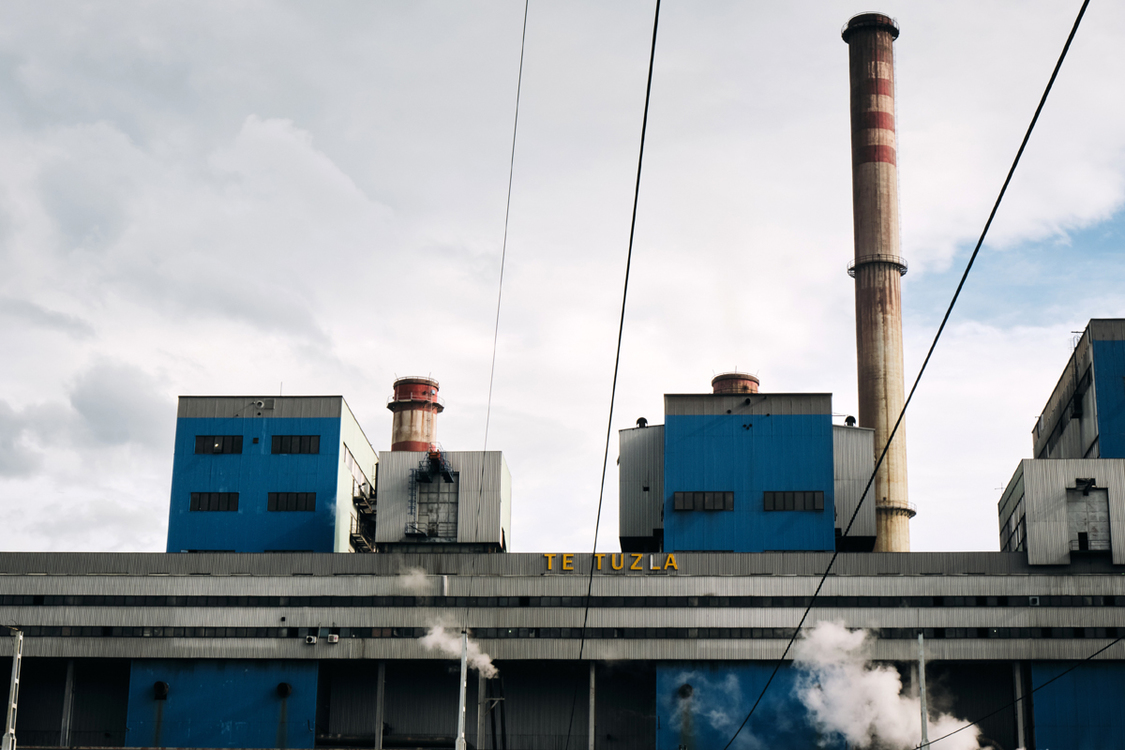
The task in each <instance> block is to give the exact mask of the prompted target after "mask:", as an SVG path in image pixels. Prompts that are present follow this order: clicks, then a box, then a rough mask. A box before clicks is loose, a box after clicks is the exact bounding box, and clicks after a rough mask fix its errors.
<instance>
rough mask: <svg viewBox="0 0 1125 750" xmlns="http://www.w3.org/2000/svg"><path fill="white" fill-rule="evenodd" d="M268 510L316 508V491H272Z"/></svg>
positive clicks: (267, 506)
mask: <svg viewBox="0 0 1125 750" xmlns="http://www.w3.org/2000/svg"><path fill="white" fill-rule="evenodd" d="M266 510H276V511H287V510H316V493H315V492H271V493H270V494H269V499H268V501H267V505H266Z"/></svg>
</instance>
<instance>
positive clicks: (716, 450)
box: [664, 414, 836, 552]
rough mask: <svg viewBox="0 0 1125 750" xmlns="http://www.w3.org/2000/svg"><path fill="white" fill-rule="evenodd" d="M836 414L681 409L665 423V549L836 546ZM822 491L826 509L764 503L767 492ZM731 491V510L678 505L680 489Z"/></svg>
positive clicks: (794, 548)
mask: <svg viewBox="0 0 1125 750" xmlns="http://www.w3.org/2000/svg"><path fill="white" fill-rule="evenodd" d="M833 488H834V482H833V473H832V417H831V415H829V414H816V415H797V416H754V417H749V416H744V415H737V414H736V415H711V416H676V415H669V416H666V417H665V424H664V548H665V549H666V550H668V551H670V552H675V551H681V550H714V551H724V550H727V551H732V552H764V551H769V550H831V549H834V547H835V543H836V542H835V516H834V511H833V508H834V498H833ZM799 490H820V491H822V492H824V510H823V511H782V512H778V511H773V512H766V511H764V510H763V509H762V493H763V492H765V491H799ZM699 491H703V492H706V491H716V492H729V491H733V492H734V510H733V511H676V510H675V509H674V505H673V494H674V493H675V492H699Z"/></svg>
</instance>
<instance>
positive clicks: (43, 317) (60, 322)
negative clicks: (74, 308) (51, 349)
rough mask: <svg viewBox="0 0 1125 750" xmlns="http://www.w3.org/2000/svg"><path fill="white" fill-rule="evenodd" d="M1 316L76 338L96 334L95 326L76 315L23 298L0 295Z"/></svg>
mask: <svg viewBox="0 0 1125 750" xmlns="http://www.w3.org/2000/svg"><path fill="white" fill-rule="evenodd" d="M0 316H4V317H7V318H10V319H12V320H17V321H20V322H22V323H24V324H29V325H33V326H37V327H40V328H46V329H49V330H55V331H59V332H61V333H64V334H66V335H68V336H71V337H72V338H76V339H84V338H88V337H90V336H92V335H93V334H94V329H93V327H92V326H91V325H90V324H89V323H87V322H86V321H85V320H82V319H81V318H79V317H77V316H75V315H69V314H67V313H63V312H58V311H56V310H49V309H47V308H46V307H43V306H42V305H37V304H35V303H34V302H29V301H27V300H22V299H11V298H7V297H0Z"/></svg>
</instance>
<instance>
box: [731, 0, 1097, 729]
mask: <svg viewBox="0 0 1125 750" xmlns="http://www.w3.org/2000/svg"><path fill="white" fill-rule="evenodd" d="M1089 4H1090V0H1083V3H1082V7H1081V8H1080V9H1079V11H1078V17H1077V18H1075V19H1074V25H1073V26H1072V27H1071V29H1070V35H1069V36H1067V38H1066V44H1064V45H1063V48H1062V53H1061V54H1060V55H1059V59H1058V62H1056V63H1055V68H1054V70H1052V71H1051V77H1050V79H1049V80H1048V81H1047V87H1046V88H1045V89H1044V90H1043V96H1041V97H1040V98H1039V106H1037V107H1036V108H1035V114H1034V115H1033V116H1032V118H1031V124H1029V125H1028V126H1027V132H1025V133H1024V136H1023V141H1021V142H1020V147H1019V150H1017V151H1016V157H1015V159H1013V160H1012V166H1011V167H1010V168H1009V169H1008V175H1007V177H1005V178H1004V184H1003V185H1002V186H1001V187H1000V193H999V194H998V195H997V196H996V202H995V203H993V205H992V210H991V211H990V212H989V214H988V220H987V221H986V222H985V223H984V229H983V230H982V231H981V233H980V238H979V239H977V244H976V246H975V247H974V248H973V252H972V254H971V255H970V256H969V262H968V264H966V266H965V271H964V273H962V274H961V280H960V281H959V282H958V284H957V289H956V291H954V292H953V299H951V300H950V301H949V307H947V308H946V310H945V315H943V316H942V319H941V325H939V326H938V329H937V333H936V334H935V335H934V340H933V342H932V343H931V344H930V348H929V350H928V351H927V352H926V358H925V359H924V360H923V361H922V367H921V368H920V369H919V370H918V375H917V377H915V378H914V385H913V386H912V387H911V388H910V394H909V395H908V396H907V397H906V402H905V403H904V404H903V405H902V410H901V411H900V412H899V415H898V419H897V420H895V425H894V428H893V429H892V430H891V434H890V435H889V436H888V437H887V443H886V445H884V446H883V450H882V452H881V453H880V454H879V460H878V461H876V462H875V468H874V470H873V471H872V472H871V477H870V479H868V480H867V485H866V486H865V487H864V488H863V494H862V495H861V496H860V498H859V503H857V504H856V507H855V510H854V511H853V512H852V515H851V518H850V519H849V520H848V525H847V527H845V529H844V532H843V534H842V536H847V535H848V532H849V531H851V528H852V524H853V523H855V519H856V516H858V515H859V509H860V508H861V507H862V506H863V502H864V501H865V500H866V499H867V494H868V492H870V490H871V485H872V483H873V482H874V481H875V476H876V474H877V473H878V472H879V467H880V466H881V465H882V464H883V460H884V459H885V458H886V457H887V451H888V450H889V449H890V446H891V442H892V441H893V440H894V437H895V433H897V432H898V428H899V427H900V426H901V425H902V420H903V418H904V417H905V416H906V410H907V409H908V408H909V407H910V401H911V399H913V398H914V392H915V391H917V390H918V383H919V382H921V380H922V375H923V374H925V372H926V367H927V366H928V365H929V364H930V358H931V357H932V356H933V353H934V349H935V348H936V347H937V344H938V341H939V340H940V339H941V335H942V333H943V332H944V331H945V325H946V323H948V322H949V316H950V315H951V314H952V313H953V307H954V306H955V305H956V304H957V299H958V297H960V296H961V290H962V289H963V288H964V286H965V281H966V280H967V279H968V278H969V272H970V271H971V270H972V268H973V263H974V262H975V261H976V259H977V255H978V254H979V253H980V249H981V246H982V245H983V244H984V238H985V237H986V236H987V235H988V230H989V228H991V226H992V221H993V219H995V218H996V212H997V211H998V210H999V208H1000V203H1001V201H1003V200H1004V194H1005V193H1006V192H1007V190H1008V185H1009V184H1010V183H1011V181H1012V176H1013V175H1014V174H1015V171H1016V167H1017V166H1018V165H1019V163H1020V158H1021V157H1022V156H1023V152H1024V149H1026V148H1027V142H1028V140H1029V139H1030V138H1031V133H1032V131H1033V130H1035V124H1036V123H1037V122H1038V121H1039V114H1040V113H1041V112H1042V111H1043V105H1044V104H1046V103H1047V96H1048V95H1049V94H1050V93H1051V88H1052V87H1053V86H1054V85H1055V79H1056V78H1057V77H1058V74H1059V70H1060V69H1061V68H1062V64H1063V61H1064V60H1065V59H1066V54H1067V52H1069V51H1070V44H1071V42H1072V41H1074V35H1075V34H1076V33H1077V32H1078V27H1079V25H1080V24H1081V23H1082V17H1083V16H1084V15H1085V13H1086V6H1088V5H1089ZM839 556H840V552H839V550H837V551H835V552H833V553H832V557H831V559H829V561H828V567H827V568H825V570H824V574H823V575H821V577H820V582H819V583H818V584H817V586H816V591H814V592H813V595H812V598H811V599H810V600H809V602H808V605H807V606H806V607H805V611H804V614H802V615H801V620H800V622H798V623H797V627H796V628H795V629H794V631H793V635H792V636H791V637H790V638H789V642H788V643H787V644H786V645H785V650H784V651H783V652H782V653H781V656H779V657H778V658H777V660H776V662H775V664H774V668H773V671H772V672H771V673H770V676H769V679H767V680H766V684H765V685H764V686H763V687H762V691H761V692H760V693H759V694H758V698H757V699H756V700H755V701H754V705H753V706H751V707H750V712H749V713H747V714H746V718H745V719H743V720H742V723H741V724H739V726H738V729H736V730H735V732H734V735H733V736H732V737H731V738H730V741H729V742H727V744H726V745H724V746H723V750H727V749H728V748H729V747H730V746H731V744H732V743H733V742H734V741H735V739H736V738H737V737H738V735H739V734H740V733H741V732H742V730H743V728H744V727H745V726H746V724H747V723H748V722H749V721H750V717H751V716H753V715H754V711H755V710H757V708H758V705H759V704H760V703H761V702H762V698H763V697H765V694H766V691H768V690H769V688H770V685H772V684H773V680H774V678H775V677H776V676H777V673H778V670H780V669H781V665H782V663H783V662H784V660H785V657H786V656H788V655H789V650H790V649H791V648H792V647H793V643H794V642H795V641H796V640H797V637H798V635H800V633H801V628H802V626H804V624H805V620H806V619H807V618H808V616H809V612H810V611H811V610H812V607H813V604H814V603H815V602H816V598H817V596H819V595H820V591H821V589H822V588H824V582H825V581H826V580H827V579H828V574H829V573H831V572H832V566H833V565H835V564H836V558H838V557H839ZM1110 645H1113V644H1110ZM1107 648H1108V647H1107ZM1103 650H1104V649H1103ZM1099 653H1100V652H1099ZM966 726H969V725H966ZM935 741H936V740H931V741H930V744H931V745H932V744H933V743H934V742H935Z"/></svg>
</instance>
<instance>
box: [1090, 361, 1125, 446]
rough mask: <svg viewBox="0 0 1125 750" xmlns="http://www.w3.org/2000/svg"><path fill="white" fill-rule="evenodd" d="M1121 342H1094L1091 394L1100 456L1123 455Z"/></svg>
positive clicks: (1124, 387) (1124, 364) (1124, 417)
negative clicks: (1094, 401)
mask: <svg viewBox="0 0 1125 750" xmlns="http://www.w3.org/2000/svg"><path fill="white" fill-rule="evenodd" d="M1123 377H1125V341H1095V342H1094V393H1095V396H1096V399H1097V401H1096V403H1097V408H1098V449H1099V451H1100V457H1101V458H1125V381H1123V380H1122V378H1123Z"/></svg>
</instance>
